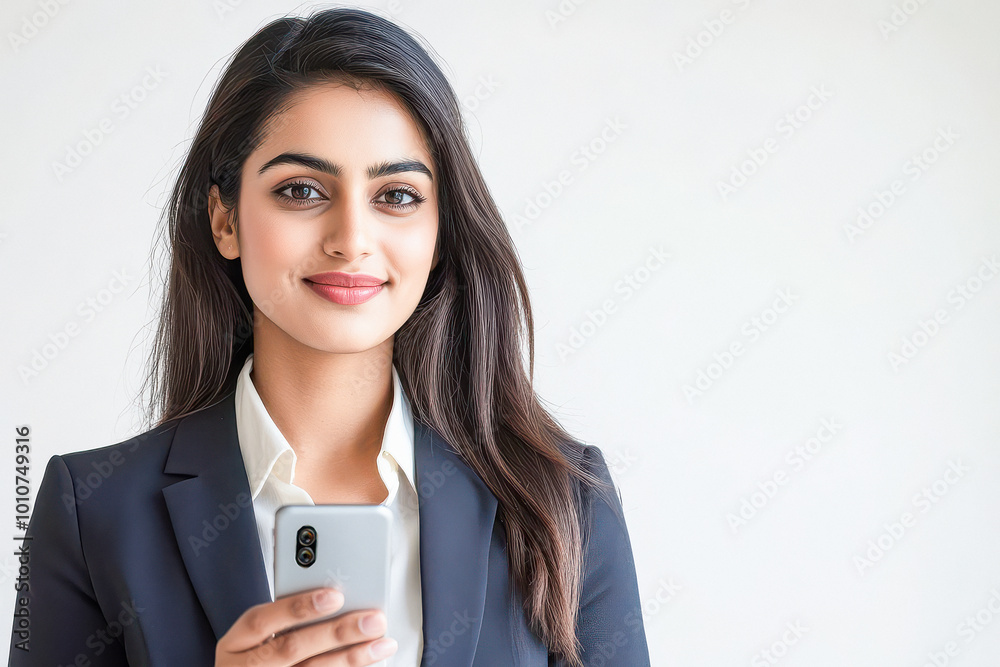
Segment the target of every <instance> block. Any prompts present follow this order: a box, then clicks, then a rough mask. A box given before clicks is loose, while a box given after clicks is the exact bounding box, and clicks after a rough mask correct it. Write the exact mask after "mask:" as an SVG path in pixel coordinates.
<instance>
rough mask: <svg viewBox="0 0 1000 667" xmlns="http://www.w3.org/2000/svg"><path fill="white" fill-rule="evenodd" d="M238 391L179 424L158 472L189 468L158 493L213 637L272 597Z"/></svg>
mask: <svg viewBox="0 0 1000 667" xmlns="http://www.w3.org/2000/svg"><path fill="white" fill-rule="evenodd" d="M235 399H236V393H235V392H232V393H230V394H227V395H226V396H225V398H223V399H222V400H221V401H219V402H218V403H215V404H214V405H211V406H209V407H207V408H204V409H203V410H199V411H198V412H195V413H194V414H191V415H189V416H187V417H185V418H184V419H182V420H181V422H180V423H179V424H178V425H177V430H176V432H175V433H174V440H173V443H172V444H171V446H170V453H169V454H168V455H167V462H166V465H165V466H164V468H163V472H165V473H167V474H172V475H192V477H191V478H190V479H185V480H181V481H179V482H175V483H174V484H171V485H170V486H167V487H164V489H163V497H164V499H165V500H166V502H167V511H168V512H169V513H170V520H171V522H172V523H173V527H174V536H175V537H176V538H177V546H178V547H179V548H180V551H181V557H182V558H183V559H184V566H185V567H186V568H187V572H188V576H189V577H190V578H191V584H192V585H193V586H194V589H195V592H196V593H197V595H198V599H199V600H201V606H202V608H203V609H204V610H205V615H206V616H208V620H209V623H211V625H212V630H213V631H214V632H215V637H216V639H219V638H221V637H222V635H224V634H226V632H228V631H229V628H230V627H232V625H233V623H235V622H236V619H238V618H239V617H240V616H241V615H242V614H243V612H244V611H245V610H246V609H248V608H249V607H252V606H254V605H256V604H260V603H262V602H270V601H271V591H270V588H269V587H268V584H267V573H266V572H265V571H264V559H263V556H261V551H260V549H261V547H260V538H259V537H258V536H257V520H256V518H255V516H254V513H253V504H252V503H251V499H250V483H249V482H248V481H247V475H246V468H245V467H244V466H243V454H242V452H241V451H240V445H239V438H238V436H237V433H236V403H235Z"/></svg>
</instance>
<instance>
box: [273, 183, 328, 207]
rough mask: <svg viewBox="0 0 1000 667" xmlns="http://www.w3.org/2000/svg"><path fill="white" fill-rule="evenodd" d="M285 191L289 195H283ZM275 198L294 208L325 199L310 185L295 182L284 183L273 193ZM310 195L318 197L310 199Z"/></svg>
mask: <svg viewBox="0 0 1000 667" xmlns="http://www.w3.org/2000/svg"><path fill="white" fill-rule="evenodd" d="M285 191H288V192H290V193H291V194H290V195H286V194H284V192H285ZM274 194H275V196H276V197H277V198H278V199H280V200H281V201H283V202H287V203H290V204H293V205H295V206H301V205H302V204H308V203H309V202H317V201H323V200H324V199H325V197H323V195H320V194H319V190H317V189H316V186H314V185H313V184H312V183H305V182H296V183H286V184H285V185H283V186H281V187H280V188H278V189H277V190H275V191H274ZM310 195H318V196H316V197H311V196H310Z"/></svg>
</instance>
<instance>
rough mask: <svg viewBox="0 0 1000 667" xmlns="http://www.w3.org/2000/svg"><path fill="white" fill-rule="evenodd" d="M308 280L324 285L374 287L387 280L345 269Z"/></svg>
mask: <svg viewBox="0 0 1000 667" xmlns="http://www.w3.org/2000/svg"><path fill="white" fill-rule="evenodd" d="M306 280H308V281H310V282H314V283H320V284H322V285H337V286H338V287H374V286H376V285H381V284H382V283H384V282H385V281H384V280H382V279H381V278H376V277H375V276H369V275H367V274H364V273H344V272H343V271H327V272H326V273H317V274H316V275H314V276H309V277H308V278H306Z"/></svg>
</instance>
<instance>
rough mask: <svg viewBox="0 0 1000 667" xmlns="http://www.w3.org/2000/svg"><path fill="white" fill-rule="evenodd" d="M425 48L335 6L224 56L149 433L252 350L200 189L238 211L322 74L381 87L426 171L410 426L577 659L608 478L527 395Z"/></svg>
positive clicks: (548, 635) (398, 347)
mask: <svg viewBox="0 0 1000 667" xmlns="http://www.w3.org/2000/svg"><path fill="white" fill-rule="evenodd" d="M428 50H429V48H425V47H423V46H421V44H420V43H419V42H418V41H417V39H416V38H415V37H413V36H411V35H410V34H408V33H407V32H406V31H404V30H403V29H402V28H401V27H399V26H398V25H396V24H394V23H393V22H391V21H389V20H387V19H384V18H381V17H379V16H377V15H375V14H371V13H369V12H366V11H363V10H360V9H353V8H339V7H338V8H333V9H324V10H321V11H315V12H313V13H311V14H310V15H308V16H303V17H285V18H281V19H277V20H275V21H273V22H271V23H269V24H268V25H266V26H265V27H264V28H262V29H261V30H260V31H259V32H258V33H257V34H255V35H254V36H253V37H251V38H250V39H249V40H248V41H247V42H246V43H245V44H244V45H243V46H241V47H240V48H239V49H238V50H237V51H236V53H235V54H234V56H233V57H232V60H231V61H230V62H229V64H228V66H227V67H226V69H225V71H224V73H223V75H222V77H221V79H220V80H219V82H218V83H217V85H216V87H215V89H214V91H213V94H212V96H211V98H210V101H209V103H208V107H207V109H206V111H205V114H204V116H203V118H202V120H201V123H200V125H199V127H198V129H197V132H196V134H195V137H194V139H193V142H192V144H191V147H190V149H189V152H188V154H187V156H186V159H185V161H184V164H183V166H182V168H181V170H180V173H179V174H178V177H177V181H176V183H175V185H174V189H173V191H172V194H171V198H170V201H169V204H168V208H167V209H166V211H165V213H166V216H165V219H166V225H165V228H164V229H163V238H164V241H165V243H166V244H167V248H168V253H169V268H168V275H167V284H166V290H165V292H164V295H163V303H162V307H161V312H160V318H159V323H158V329H157V332H156V337H155V340H154V343H153V349H152V353H151V356H150V360H149V374H148V376H147V378H146V383H145V384H144V390H147V389H148V392H149V400H148V403H146V407H147V410H148V414H149V421H150V423H151V424H155V425H162V424H164V423H166V422H168V421H170V420H174V419H179V418H181V417H183V416H185V415H187V414H190V413H191V412H194V411H197V410H200V409H202V408H204V407H207V406H208V405H211V404H212V403H214V402H217V401H218V400H220V399H221V398H222V397H224V396H225V395H226V394H228V393H229V392H230V391H232V390H233V389H234V388H235V384H236V378H237V376H238V373H239V370H240V369H241V368H242V366H243V363H244V362H245V361H246V358H247V356H248V355H249V354H250V352H252V351H253V326H252V325H253V321H252V320H253V304H252V302H251V300H250V296H249V294H248V293H247V290H246V286H245V285H244V282H243V275H242V271H241V265H240V260H239V259H236V260H227V259H226V258H224V257H223V256H222V254H221V253H219V251H218V249H217V248H216V246H215V243H214V241H213V238H212V233H211V226H210V222H209V213H208V191H209V188H210V187H211V186H212V185H213V184H215V185H218V187H219V191H220V198H221V200H222V202H223V204H224V205H225V206H226V207H227V208H232V209H234V211H235V215H236V218H235V219H236V220H238V217H239V215H238V211H237V210H236V204H237V201H238V199H239V189H240V175H241V172H242V168H243V164H244V162H245V161H246V159H247V157H248V155H249V154H250V153H251V152H253V150H254V149H255V148H256V147H257V146H258V145H259V144H260V142H261V140H262V138H263V137H264V136H266V134H267V131H268V129H269V128H270V127H273V125H272V124H273V123H274V122H275V121H276V120H277V119H280V115H281V112H282V110H283V109H284V108H286V106H285V105H286V104H287V102H288V100H289V99H290V97H291V96H292V95H293V94H294V93H296V92H298V91H301V90H302V89H303V88H306V87H308V86H310V85H314V84H320V83H324V82H328V81H331V80H336V81H341V82H348V83H351V84H352V85H362V84H364V85H370V86H375V87H377V88H378V89H380V90H383V91H386V92H388V93H391V94H392V95H394V96H395V97H396V98H397V99H398V100H399V101H400V102H401V103H402V104H403V105H404V106H405V108H406V109H407V110H408V111H409V112H410V114H411V115H412V116H413V119H414V121H415V122H416V123H417V124H418V126H419V127H420V129H421V131H422V132H423V134H424V137H425V138H426V140H427V141H428V142H429V148H430V150H431V155H432V158H433V160H434V163H435V165H436V166H437V171H438V173H439V174H440V178H439V179H437V182H436V187H437V193H438V202H439V230H438V239H437V242H438V252H439V257H440V260H439V262H438V264H437V266H435V267H434V269H433V270H432V271H431V273H430V276H429V278H428V281H427V286H426V289H425V291H424V294H423V296H422V297H421V300H420V302H419V304H418V305H417V307H416V310H415V311H414V313H413V314H412V316H411V317H410V318H409V319H408V320H407V321H406V323H405V324H403V326H402V327H401V328H400V329H399V331H398V332H397V333H396V338H395V345H394V349H393V363H394V364H395V365H396V367H397V369H398V371H399V375H400V380H401V382H402V383H403V387H404V389H405V391H406V394H407V396H408V397H409V398H410V402H411V406H412V408H413V417H414V419H416V420H419V421H421V422H422V423H424V424H426V425H428V426H429V427H430V428H432V429H434V430H435V431H436V432H437V433H439V434H440V435H441V436H442V437H443V438H444V440H445V441H446V442H447V443H448V444H449V445H450V446H451V447H452V448H454V449H455V451H456V452H457V453H458V454H459V455H460V456H461V457H462V459H463V460H464V461H466V462H467V463H468V465H469V466H470V467H471V468H472V469H473V470H474V471H475V472H476V474H478V475H479V477H480V478H481V479H482V480H483V481H484V482H485V484H486V485H487V486H488V487H489V489H490V490H491V491H492V493H493V494H494V495H495V496H496V498H497V499H498V501H499V503H498V510H497V512H498V518H499V520H500V521H501V522H502V524H503V527H504V530H505V535H506V540H507V553H508V562H509V568H510V572H511V577H512V582H511V583H512V586H513V587H514V588H513V589H512V590H513V591H514V592H516V593H517V595H519V596H520V597H521V600H522V603H523V606H524V611H525V614H526V617H527V618H528V621H529V624H530V626H531V627H532V630H533V631H534V632H535V633H536V634H537V635H538V636H539V637H540V638H541V639H542V640H543V641H544V642H545V643H546V645H547V646H548V647H549V651H550V652H551V653H553V654H554V655H556V656H559V657H560V658H561V659H563V660H565V661H566V662H567V664H569V665H582V664H583V663H582V659H581V657H580V655H579V648H580V647H579V642H578V641H577V638H576V634H575V627H576V620H577V614H578V605H579V603H580V592H581V581H582V576H583V563H582V554H583V544H584V543H585V540H586V532H587V525H586V523H585V522H584V521H583V520H582V508H581V506H580V503H581V497H582V496H581V484H585V485H588V486H589V488H591V489H594V490H597V491H598V492H599V493H601V494H607V493H613V488H610V487H609V486H608V485H607V484H605V483H604V482H603V481H602V480H601V479H600V478H599V477H598V476H597V474H596V473H594V472H593V471H592V470H589V469H587V468H586V467H585V466H584V465H583V455H582V452H583V446H582V445H581V444H580V443H578V442H576V441H575V440H574V439H573V438H572V437H571V436H570V435H569V434H568V433H567V432H566V431H565V430H564V429H563V428H562V427H561V426H560V425H559V424H558V423H557V421H556V420H555V419H554V418H553V417H552V416H551V415H550V414H549V413H548V412H547V411H546V410H545V408H544V407H542V405H541V403H540V401H539V398H538V397H537V396H536V394H535V392H534V388H533V384H532V378H533V373H534V333H533V322H532V315H531V306H530V303H529V298H528V289H527V284H526V282H525V279H524V275H523V272H522V269H521V266H520V262H519V259H518V257H517V253H516V250H515V248H514V244H513V241H512V239H511V237H510V234H509V232H508V230H507V227H506V226H505V224H504V222H503V219H502V217H501V215H500V212H499V210H498V208H497V206H496V204H495V202H494V201H493V198H492V196H491V194H490V192H489V189H488V188H487V186H486V183H485V181H484V180H483V177H482V174H481V173H480V170H479V167H478V165H477V164H476V162H475V159H474V157H473V155H472V152H471V150H470V149H469V146H468V143H467V141H466V138H465V134H464V126H463V122H462V118H461V112H460V106H459V103H458V100H457V98H456V96H455V93H454V91H453V90H452V88H451V86H450V84H449V83H448V81H447V79H446V78H445V76H444V74H443V73H442V72H441V70H440V69H439V68H438V66H437V65H436V64H435V62H434V61H433V60H432V59H431V57H430V56H429V54H428ZM523 344H526V345H527V348H528V353H529V354H528V359H529V362H528V369H527V371H526V370H525V367H524V357H523V355H522V345H523ZM612 505H614V503H612Z"/></svg>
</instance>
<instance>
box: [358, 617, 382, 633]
mask: <svg viewBox="0 0 1000 667" xmlns="http://www.w3.org/2000/svg"><path fill="white" fill-rule="evenodd" d="M361 632H363V633H365V634H366V635H377V634H379V633H381V632H385V615H384V614H383V613H382V612H375V613H374V614H368V615H367V616H364V617H362V619H361Z"/></svg>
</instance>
